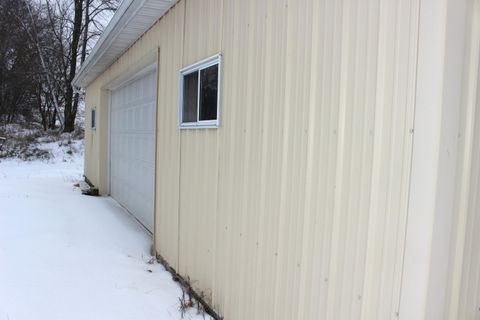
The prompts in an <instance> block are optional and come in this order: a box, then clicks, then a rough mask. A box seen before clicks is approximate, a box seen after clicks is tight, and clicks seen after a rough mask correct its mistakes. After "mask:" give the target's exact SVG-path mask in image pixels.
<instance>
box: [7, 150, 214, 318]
mask: <svg viewBox="0 0 480 320" xmlns="http://www.w3.org/2000/svg"><path fill="white" fill-rule="evenodd" d="M74 144H75V145H76V148H77V149H79V148H80V149H81V143H80V142H74ZM43 147H44V148H46V149H50V151H51V152H52V153H53V154H54V155H55V157H54V158H53V160H49V161H48V162H45V161H31V162H21V161H19V160H3V161H2V160H0V320H32V319H36V320H44V319H45V320H47V319H48V320H60V319H61V320H64V319H79V320H80V319H81V320H85V319H89V320H95V319H102V320H103V319H115V320H120V319H136V320H141V319H181V315H180V312H179V299H178V297H180V296H181V293H182V291H181V289H180V287H179V286H178V284H177V283H175V282H174V281H173V280H172V277H171V275H170V274H169V273H168V272H166V271H165V270H164V268H163V267H162V266H161V265H159V264H153V265H152V264H148V263H147V261H148V260H149V249H150V242H151V240H150V236H149V235H148V234H147V233H146V232H145V231H144V230H143V229H142V228H141V227H140V226H139V225H138V224H137V223H136V221H135V220H134V219H133V218H132V217H131V216H130V215H129V214H128V213H127V212H126V211H125V210H124V209H123V208H121V207H120V206H119V205H118V204H117V203H116V202H115V201H114V200H112V199H110V198H107V197H88V196H82V195H81V194H80V191H79V190H78V188H75V187H74V184H75V182H76V181H78V180H80V179H81V178H82V172H83V168H82V165H83V160H82V157H83V156H82V153H81V152H80V153H77V154H73V155H72V154H70V153H71V152H67V151H65V150H67V149H66V148H65V146H63V147H62V146H59V145H58V143H55V142H53V143H49V144H45V145H44V146H43ZM69 148H70V149H69V150H71V147H69ZM205 318H206V319H209V317H205ZM184 319H204V318H203V316H202V315H198V314H197V313H196V311H194V310H190V312H189V313H188V314H186V315H185V317H184Z"/></svg>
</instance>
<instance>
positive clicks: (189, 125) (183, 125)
mask: <svg viewBox="0 0 480 320" xmlns="http://www.w3.org/2000/svg"><path fill="white" fill-rule="evenodd" d="M214 65H218V78H217V81H218V83H217V118H216V119H215V120H200V87H201V85H200V84H201V83H200V80H201V76H200V72H201V71H202V70H204V69H206V68H208V67H211V66H214ZM194 72H198V84H197V86H198V87H197V121H196V122H183V96H184V92H183V83H184V78H185V76H187V75H189V74H192V73H194ZM221 79H222V55H221V54H220V53H218V54H216V55H214V56H211V57H209V58H207V59H204V60H201V61H199V62H196V63H194V64H192V65H189V66H187V67H185V68H183V69H181V70H180V72H179V92H178V127H179V128H180V129H195V128H207V129H208V128H218V127H219V126H220V94H221V83H222V82H221Z"/></svg>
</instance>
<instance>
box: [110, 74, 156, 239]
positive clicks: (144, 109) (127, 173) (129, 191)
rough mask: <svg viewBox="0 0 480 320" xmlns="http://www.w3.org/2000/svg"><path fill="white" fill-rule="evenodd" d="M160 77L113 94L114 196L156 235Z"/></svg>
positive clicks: (144, 79)
mask: <svg viewBox="0 0 480 320" xmlns="http://www.w3.org/2000/svg"><path fill="white" fill-rule="evenodd" d="M155 99H156V73H155V72H154V71H153V72H151V73H148V74H147V75H144V76H141V77H139V78H137V79H135V80H133V81H131V82H129V83H127V84H126V85H124V86H122V87H120V88H118V89H116V90H114V91H112V93H111V110H110V194H111V196H112V197H113V198H114V199H115V200H117V201H118V202H119V203H120V204H121V205H122V206H124V207H125V208H126V209H127V210H128V211H130V212H131V213H132V214H133V215H134V216H135V217H136V218H137V219H138V220H139V221H140V222H141V223H142V224H143V225H144V226H145V227H147V228H148V229H149V230H150V231H153V183H154V161H155V156H154V150H155V148H154V147H155V138H154V137H155V106H156V104H155Z"/></svg>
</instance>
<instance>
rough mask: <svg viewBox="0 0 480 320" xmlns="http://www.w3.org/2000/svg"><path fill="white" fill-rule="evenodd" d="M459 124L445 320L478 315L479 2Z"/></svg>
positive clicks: (475, 8)
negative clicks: (452, 238) (455, 198)
mask: <svg viewBox="0 0 480 320" xmlns="http://www.w3.org/2000/svg"><path fill="white" fill-rule="evenodd" d="M471 8H472V10H471V13H472V16H471V17H472V18H471V20H469V21H467V22H468V23H469V24H468V30H469V34H468V47H467V56H466V63H465V69H464V71H465V74H464V86H463V87H464V100H463V105H462V112H461V115H462V117H461V121H460V130H461V131H460V133H459V142H460V148H459V150H460V152H459V158H458V159H459V166H458V171H457V173H458V180H457V206H456V207H455V213H456V215H455V217H456V223H455V224H454V227H455V231H454V235H455V242H454V245H453V246H452V248H453V249H452V268H451V271H452V273H451V274H450V276H451V285H450V291H449V299H450V300H449V308H448V312H449V313H448V319H450V320H456V319H466V320H470V319H478V317H479V313H480V309H479V307H480V272H479V271H480V252H479V250H478V243H479V242H480V232H479V231H480V215H479V212H480V203H479V201H478V199H479V198H480V1H479V0H474V1H472V7H471Z"/></svg>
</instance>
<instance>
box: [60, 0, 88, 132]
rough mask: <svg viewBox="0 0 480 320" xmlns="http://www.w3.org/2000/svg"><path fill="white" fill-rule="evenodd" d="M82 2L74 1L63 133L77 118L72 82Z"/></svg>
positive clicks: (76, 105) (68, 130)
mask: <svg viewBox="0 0 480 320" xmlns="http://www.w3.org/2000/svg"><path fill="white" fill-rule="evenodd" d="M82 19H83V0H75V13H74V19H73V32H72V42H71V44H70V72H69V75H68V81H67V88H66V92H65V93H66V94H65V126H64V128H63V131H64V132H72V131H73V130H74V129H75V118H76V116H77V107H78V95H76V94H75V95H74V93H73V87H72V81H73V78H75V74H76V72H77V57H78V45H79V42H80V36H81V32H82Z"/></svg>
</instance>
